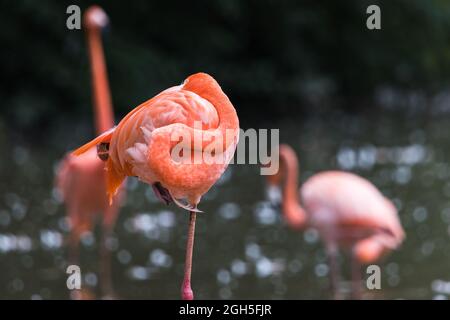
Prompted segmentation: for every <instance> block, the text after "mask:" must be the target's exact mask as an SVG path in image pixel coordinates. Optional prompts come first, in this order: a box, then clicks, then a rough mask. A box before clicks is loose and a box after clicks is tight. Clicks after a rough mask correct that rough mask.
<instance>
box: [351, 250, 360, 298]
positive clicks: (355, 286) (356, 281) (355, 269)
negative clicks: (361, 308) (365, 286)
mask: <svg viewBox="0 0 450 320" xmlns="http://www.w3.org/2000/svg"><path fill="white" fill-rule="evenodd" d="M361 280H362V279H361V264H360V263H359V261H358V259H357V258H356V257H355V255H354V254H353V252H352V299H354V300H361Z"/></svg>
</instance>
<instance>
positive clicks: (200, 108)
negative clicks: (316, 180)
mask: <svg viewBox="0 0 450 320" xmlns="http://www.w3.org/2000/svg"><path fill="white" fill-rule="evenodd" d="M181 137H182V138H183V139H181ZM238 138H239V119H238V117H237V114H236V110H235V109H234V107H233V105H232V104H231V102H230V100H229V99H228V97H227V96H226V95H225V93H224V92H223V91H222V89H221V88H220V86H219V84H218V83H217V82H216V81H215V80H214V78H212V77H211V76H210V75H208V74H205V73H197V74H194V75H191V76H189V77H188V78H187V79H186V80H185V81H184V82H183V83H182V84H181V85H179V86H174V87H171V88H169V89H167V90H165V91H163V92H161V93H160V94H158V95H157V96H155V97H153V98H152V99H150V100H148V101H146V102H144V103H142V104H141V105H139V106H138V107H136V108H135V109H133V110H132V111H131V112H130V113H129V114H128V115H126V116H125V117H124V118H123V119H122V120H121V121H120V123H119V124H118V125H117V127H115V128H113V129H111V130H109V131H107V132H105V133H104V134H102V135H100V136H98V137H97V138H96V139H94V140H92V141H91V142H88V143H87V144H85V145H84V146H82V147H80V148H78V149H77V150H75V151H74V153H73V154H74V155H81V156H83V154H85V152H89V150H91V148H92V147H93V146H95V145H99V146H104V147H103V148H102V149H103V150H108V152H107V153H106V154H105V157H106V158H107V160H106V172H107V193H108V195H109V197H110V199H113V197H114V195H115V194H116V192H117V188H118V186H119V185H120V184H121V183H122V181H123V179H124V178H125V177H126V176H136V177H138V178H139V180H141V181H143V182H144V183H147V184H149V185H151V186H152V188H153V191H154V192H155V194H156V196H157V197H158V198H159V199H160V200H161V201H163V202H164V203H166V204H168V203H170V202H174V203H175V204H176V205H178V206H179V207H181V208H183V209H186V210H188V211H189V212H190V218H189V227H188V236H187V244H186V257H185V270H184V279H183V282H182V285H181V297H182V299H183V300H192V299H193V298H194V292H193V291H192V286H191V271H192V255H193V247H194V233H195V221H196V213H197V212H199V211H200V210H199V209H198V208H197V205H198V204H199V202H200V200H201V197H202V195H203V194H205V193H206V192H207V191H208V190H209V189H210V188H211V187H212V186H213V185H214V183H215V182H216V181H217V180H218V179H219V178H220V176H221V175H222V173H223V172H224V171H225V169H226V168H227V166H228V164H229V162H230V160H231V158H232V156H233V154H234V152H235V150H236V144H237V142H238ZM180 145H182V146H184V147H183V149H181V151H180V154H181V153H182V154H183V155H186V157H183V159H181V161H176V160H175V159H174V155H173V154H172V153H173V150H175V148H176V147H178V146H180ZM209 151H210V152H209ZM191 152H192V153H191ZM188 154H189V156H187V155H188ZM207 154H211V155H212V154H214V155H215V157H216V158H215V159H216V160H217V159H218V160H220V161H205V160H204V158H203V157H204V156H206V155H207ZM195 156H201V158H200V160H201V161H195V159H194V161H192V160H193V157H195Z"/></svg>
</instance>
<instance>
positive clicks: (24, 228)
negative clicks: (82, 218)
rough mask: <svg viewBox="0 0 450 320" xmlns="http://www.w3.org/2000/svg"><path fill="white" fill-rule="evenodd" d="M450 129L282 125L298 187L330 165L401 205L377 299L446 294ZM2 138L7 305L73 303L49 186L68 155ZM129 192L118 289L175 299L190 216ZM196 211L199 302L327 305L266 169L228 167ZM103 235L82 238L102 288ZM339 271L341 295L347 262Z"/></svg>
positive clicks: (351, 123)
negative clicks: (268, 189)
mask: <svg viewBox="0 0 450 320" xmlns="http://www.w3.org/2000/svg"><path fill="white" fill-rule="evenodd" d="M449 126H450V119H447V118H445V117H443V118H433V119H432V121H429V120H427V119H426V118H422V117H418V116H417V117H415V116H406V115H398V114H394V113H391V112H389V111H388V112H384V114H383V116H379V115H377V116H375V115H370V116H369V115H368V116H365V115H363V114H361V115H358V116H355V115H353V116H349V115H342V114H338V115H336V116H329V117H309V118H307V119H304V120H302V121H294V120H291V121H284V122H277V123H273V124H272V127H273V128H279V129H280V134H281V140H282V142H287V143H290V144H291V145H292V146H293V147H294V148H295V149H296V151H297V152H298V155H299V158H300V161H301V165H300V167H301V181H304V180H305V179H306V178H308V177H309V176H311V175H312V174H314V173H316V172H318V171H320V170H326V169H342V170H350V171H353V172H356V173H358V174H360V175H362V176H364V177H366V178H368V179H370V180H371V181H372V182H373V183H375V184H376V185H377V186H378V187H379V188H380V189H381V190H382V192H383V193H384V194H385V195H386V196H388V197H389V198H391V199H393V201H394V202H395V204H396V206H397V207H398V208H399V210H400V217H401V221H402V224H403V226H404V227H405V229H406V233H407V239H406V241H405V242H404V245H403V246H402V247H401V249H400V250H399V251H397V252H394V253H392V254H391V255H390V256H388V257H387V258H386V259H384V260H383V261H382V262H381V264H382V288H383V289H382V290H381V291H379V292H376V293H373V292H370V293H366V297H368V298H389V299H391V298H407V299H411V298H427V299H447V298H448V297H449V296H450V276H449V273H448V270H450V241H449V236H450V183H449V182H448V179H449V177H450V166H449V163H450V162H449V160H450V152H448V151H447V150H446V148H445V146H446V145H449V144H450V137H449V135H448V128H449ZM69 138H71V137H69ZM71 139H72V138H71ZM77 139H78V138H77V137H75V136H74V137H73V139H72V140H74V141H76V140H77ZM72 140H71V141H72ZM0 141H2V144H3V145H2V146H0V148H1V149H2V150H3V151H4V155H5V156H4V157H3V158H2V159H1V162H0V165H1V177H0V179H1V181H2V183H0V195H1V197H0V266H1V271H2V272H1V273H0V298H23V299H57V298H62V299H67V298H69V292H68V290H67V289H66V286H65V282H66V274H65V266H66V263H67V261H66V258H67V247H66V246H65V238H66V235H67V233H68V230H69V228H70V226H69V225H68V223H67V220H66V218H65V214H64V208H63V206H62V204H61V202H60V199H59V196H58V194H57V193H56V192H55V190H54V189H53V187H52V183H53V175H54V170H55V167H56V165H57V160H58V159H60V158H61V156H62V153H61V152H62V150H65V149H66V148H67V146H66V145H63V144H59V145H55V144H53V143H48V144H46V143H45V142H43V144H42V145H39V146H37V145H26V144H18V145H10V144H8V143H7V142H6V141H7V140H3V139H2V140H0ZM79 142H80V143H81V142H82V141H79ZM74 144H75V142H74ZM44 150H45V152H44ZM128 189H129V192H128V195H127V200H126V203H125V204H124V207H123V208H122V210H121V213H120V216H119V219H118V223H117V225H116V227H115V232H114V237H113V238H112V239H110V240H109V241H108V244H107V245H108V247H109V248H110V249H111V250H112V251H113V259H112V261H113V281H114V287H115V289H116V293H117V295H118V297H120V298H125V299H131V298H137V299H152V298H160V299H164V298H173V299H178V298H179V286H180V282H181V279H182V273H183V266H184V248H185V237H186V230H187V221H188V216H187V214H186V212H184V211H182V210H180V209H178V208H177V207H175V206H173V205H172V206H164V205H162V204H160V203H159V202H158V200H157V199H156V198H155V197H154V195H153V193H152V192H151V189H150V188H149V187H148V186H146V185H144V184H142V183H138V182H137V180H136V179H129V181H128ZM200 207H201V209H202V210H204V211H205V213H203V214H199V215H198V219H197V221H198V226H197V233H196V247H195V252H194V270H193V286H194V289H195V292H196V295H197V297H198V298H200V299H206V298H212V299H230V298H236V299H241V298H242V299H243V298H247V299H248V298H256V299H258V298H266V299H285V298H291V299H297V298H329V297H330V295H329V292H328V273H329V269H328V265H327V260H326V255H325V253H324V250H323V248H322V246H321V243H320V239H319V237H318V234H317V231H315V230H313V229H308V230H305V232H303V233H297V232H294V231H291V230H290V229H288V228H287V226H286V224H285V223H284V221H283V220H282V217H281V216H280V214H279V210H278V208H274V207H273V206H272V205H271V204H270V203H269V202H268V200H267V199H266V196H265V189H264V179H263V178H262V177H261V176H260V175H259V168H258V167H257V166H255V165H232V166H231V167H230V168H229V170H228V171H227V172H226V174H225V175H224V177H223V178H222V179H221V181H220V183H218V184H217V186H215V187H214V188H213V189H212V190H211V191H210V192H209V193H208V194H207V195H206V196H205V198H204V201H203V202H202V203H201V206H200ZM99 234H100V230H99V228H96V229H95V230H94V231H93V233H92V234H85V235H84V236H83V240H82V259H81V270H82V274H83V282H84V285H85V286H87V287H89V288H91V289H92V291H94V292H98V286H99V278H100V277H99V275H98V273H97V272H98V259H97V257H98V250H99V242H98V239H99ZM343 269H344V281H343V282H342V284H341V286H342V290H343V291H344V292H345V291H346V290H348V288H349V284H348V279H349V265H348V262H347V261H344V264H343Z"/></svg>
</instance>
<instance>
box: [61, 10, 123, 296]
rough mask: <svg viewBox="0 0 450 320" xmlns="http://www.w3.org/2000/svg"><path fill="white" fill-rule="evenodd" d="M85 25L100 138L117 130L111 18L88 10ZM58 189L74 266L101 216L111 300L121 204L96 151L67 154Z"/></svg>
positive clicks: (105, 282)
mask: <svg viewBox="0 0 450 320" xmlns="http://www.w3.org/2000/svg"><path fill="white" fill-rule="evenodd" d="M83 23H84V27H85V28H86V31H87V41H88V44H89V56H90V62H91V75H92V88H93V92H94V106H95V124H96V129H97V133H98V134H101V133H103V132H104V131H106V130H109V129H110V128H112V127H113V126H114V116H113V110H112V105H111V96H110V90H109V85H108V77H107V73H106V65H105V59H104V55H103V48H102V42H101V29H102V28H104V27H105V26H106V25H107V23H108V17H107V15H106V14H105V12H104V11H103V10H102V9H101V8H100V7H98V6H92V7H90V8H89V9H88V10H86V13H85V14H84V17H83ZM56 187H57V189H58V190H59V191H60V193H61V195H62V198H63V201H64V203H65V205H66V209H67V215H68V217H69V219H70V223H71V226H72V229H71V233H70V237H69V248H70V259H69V260H70V261H71V263H75V264H77V263H78V260H79V247H78V246H79V241H80V238H81V235H82V234H83V233H85V232H87V231H90V230H92V227H93V222H94V219H95V218H97V217H98V214H101V216H100V218H101V220H102V241H101V247H100V269H101V270H100V277H101V279H100V280H101V291H102V294H103V296H104V297H109V296H112V294H113V287H112V281H111V259H110V251H109V250H108V248H107V247H106V242H107V240H108V238H109V237H110V235H111V233H112V230H113V228H114V223H115V221H116V217H117V214H118V211H119V205H120V201H119V200H117V201H114V202H113V203H112V205H110V204H109V203H108V197H107V196H106V194H105V193H106V177H105V170H104V163H103V162H102V161H101V160H100V159H99V158H98V157H97V151H96V149H95V148H91V149H89V150H88V152H86V153H85V154H83V155H82V156H80V157H75V156H73V155H71V154H70V153H69V154H67V155H66V156H65V158H64V159H63V161H62V162H61V164H60V166H59V170H58V172H57V177H56ZM121 194H122V193H121ZM122 195H123V194H122ZM84 293H85V291H82V292H77V294H79V295H81V298H82V296H83V294H84ZM75 298H77V297H75ZM78 298H80V297H78Z"/></svg>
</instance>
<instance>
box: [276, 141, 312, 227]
mask: <svg viewBox="0 0 450 320" xmlns="http://www.w3.org/2000/svg"><path fill="white" fill-rule="evenodd" d="M280 170H281V175H282V176H283V177H284V184H283V203H282V208H283V213H284V216H285V218H286V220H287V222H288V224H289V225H290V226H291V227H293V228H296V229H298V228H302V227H304V225H305V222H306V214H305V210H304V209H303V208H302V206H301V204H300V201H299V196H298V174H299V169H298V160H297V157H296V155H295V153H294V151H293V150H292V149H290V148H289V147H288V148H287V147H286V146H280Z"/></svg>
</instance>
